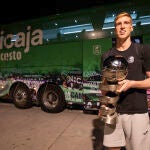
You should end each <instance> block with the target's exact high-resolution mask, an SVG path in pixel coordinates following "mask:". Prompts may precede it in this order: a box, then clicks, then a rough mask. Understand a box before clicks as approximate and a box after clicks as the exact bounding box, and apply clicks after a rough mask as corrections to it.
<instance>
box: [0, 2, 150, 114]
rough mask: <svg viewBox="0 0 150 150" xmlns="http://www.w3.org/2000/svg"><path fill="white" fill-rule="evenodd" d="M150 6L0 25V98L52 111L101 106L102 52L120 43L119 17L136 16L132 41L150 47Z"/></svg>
mask: <svg viewBox="0 0 150 150" xmlns="http://www.w3.org/2000/svg"><path fill="white" fill-rule="evenodd" d="M147 3H148V2H146V0H143V1H134V0H133V1H131V2H130V1H126V2H119V3H116V4H107V5H106V4H105V5H102V6H97V7H91V8H85V9H82V10H76V11H74V12H66V13H62V14H56V15H50V16H45V17H40V18H34V19H29V20H24V21H18V22H14V23H10V24H5V25H0V98H1V99H2V100H5V99H9V100H11V101H12V102H13V104H14V105H15V106H16V107H18V108H29V107H32V106H33V105H37V106H40V107H41V109H42V110H43V111H45V112H49V113H58V112H61V111H63V110H64V109H65V108H66V107H67V106H68V105H74V104H79V105H82V106H83V110H84V111H85V110H97V109H98V108H99V105H100V97H101V91H100V90H99V84H100V82H101V70H100V65H101V60H100V57H101V55H102V53H104V52H105V51H107V50H108V49H109V48H111V47H112V46H113V45H114V44H115V35H114V18H115V16H116V14H117V13H119V12H121V11H127V12H129V13H130V14H131V16H132V18H133V26H134V31H133V33H132V40H133V41H134V42H137V43H147V44H149V43H150V9H149V5H147Z"/></svg>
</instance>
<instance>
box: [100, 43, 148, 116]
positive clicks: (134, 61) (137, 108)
mask: <svg viewBox="0 0 150 150" xmlns="http://www.w3.org/2000/svg"><path fill="white" fill-rule="evenodd" d="M112 55H121V56H123V57H124V58H125V59H126V60H127V62H128V74H127V77H126V79H129V80H144V79H145V77H146V76H145V71H150V45H143V44H142V45H141V46H139V45H138V44H135V43H132V44H131V45H130V47H129V48H128V49H127V50H125V51H119V50H117V49H115V48H112V49H110V50H109V51H107V52H105V53H104V54H103V55H102V63H103V61H104V60H105V59H106V58H107V57H109V56H112ZM117 112H118V113H121V114H134V113H146V112H148V106H147V95H146V90H144V89H133V88H132V89H129V90H127V91H126V92H122V93H121V94H120V99H119V100H118V104H117Z"/></svg>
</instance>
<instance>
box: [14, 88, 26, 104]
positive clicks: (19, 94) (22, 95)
mask: <svg viewBox="0 0 150 150" xmlns="http://www.w3.org/2000/svg"><path fill="white" fill-rule="evenodd" d="M14 98H15V100H16V101H17V102H21V101H25V100H26V99H27V93H26V92H25V91H24V90H23V89H19V90H17V91H16V92H15V95H14Z"/></svg>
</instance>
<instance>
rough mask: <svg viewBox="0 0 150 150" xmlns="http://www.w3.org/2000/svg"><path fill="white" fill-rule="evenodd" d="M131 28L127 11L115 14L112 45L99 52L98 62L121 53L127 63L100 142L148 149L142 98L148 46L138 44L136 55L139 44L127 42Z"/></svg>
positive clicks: (149, 131) (149, 132) (149, 68)
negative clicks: (113, 121) (112, 116)
mask: <svg viewBox="0 0 150 150" xmlns="http://www.w3.org/2000/svg"><path fill="white" fill-rule="evenodd" d="M132 31H133V26H132V18H131V16H130V14H128V13H127V12H122V13H120V14H118V15H117V16H116V18H115V34H116V46H115V48H112V49H111V50H109V51H107V52H106V53H104V54H103V55H102V63H103V61H104V60H105V59H106V58H108V57H109V56H112V55H121V56H123V57H124V58H125V59H126V60H127V62H128V74H127V77H126V79H125V80H123V81H120V82H118V84H119V85H120V89H118V91H117V92H119V93H120V98H119V101H118V104H117V110H116V111H117V113H118V116H117V123H116V126H115V127H112V126H110V125H107V124H106V125H105V129H104V141H103V144H104V146H106V147H108V149H109V150H120V149H121V147H124V146H126V149H127V150H150V121H149V116H148V106H147V99H146V89H148V88H150V45H142V52H141V51H140V52H139V53H140V54H138V52H137V50H138V51H139V45H138V44H135V43H132V41H131V32H132ZM137 45H138V46H137ZM141 53H142V54H141ZM139 55H140V56H139ZM141 57H142V58H141ZM146 76H147V78H146ZM102 93H103V92H102Z"/></svg>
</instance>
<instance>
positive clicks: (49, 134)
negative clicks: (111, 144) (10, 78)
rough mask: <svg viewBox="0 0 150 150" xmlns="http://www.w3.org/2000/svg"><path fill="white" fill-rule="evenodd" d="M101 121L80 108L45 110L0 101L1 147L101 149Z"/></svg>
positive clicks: (10, 149)
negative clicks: (52, 111) (52, 112)
mask: <svg viewBox="0 0 150 150" xmlns="http://www.w3.org/2000/svg"><path fill="white" fill-rule="evenodd" d="M102 137H103V123H102V122H100V120H99V119H98V117H97V114H96V113H93V112H89V113H86V114H85V113H83V111H82V109H80V108H69V109H65V110H64V111H63V112H61V113H57V114H51V113H46V112H44V111H42V110H41V109H40V107H32V108H30V109H18V108H16V107H15V106H14V105H13V104H12V103H3V102H0V149H1V150H102V149H103V148H102Z"/></svg>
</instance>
